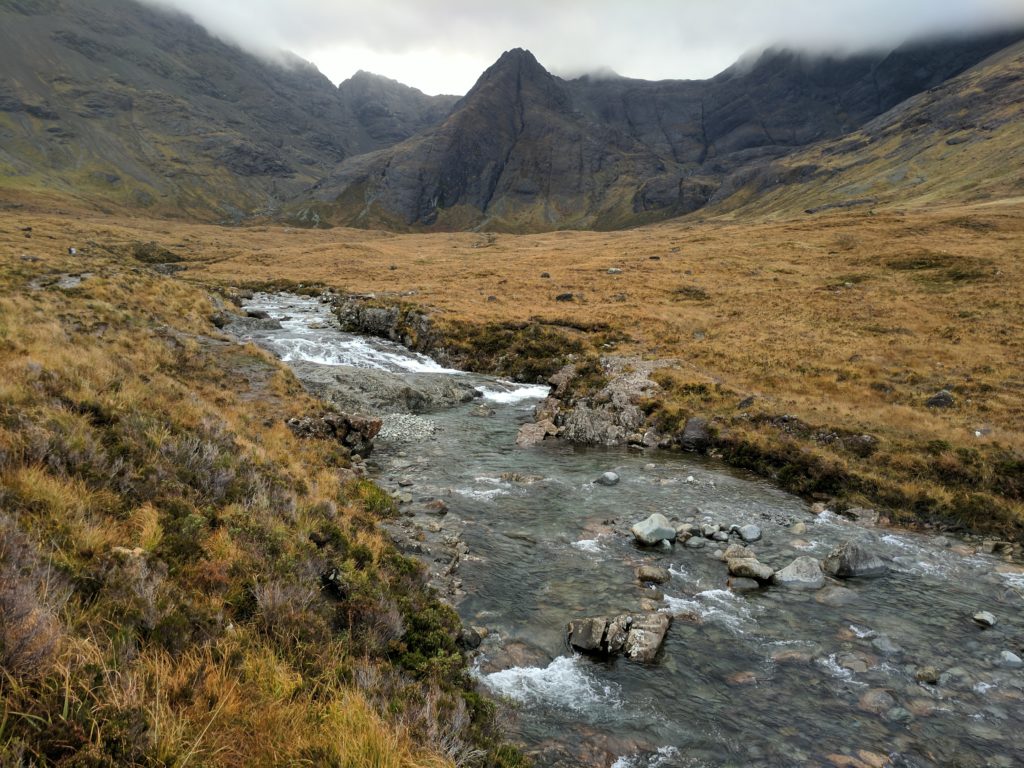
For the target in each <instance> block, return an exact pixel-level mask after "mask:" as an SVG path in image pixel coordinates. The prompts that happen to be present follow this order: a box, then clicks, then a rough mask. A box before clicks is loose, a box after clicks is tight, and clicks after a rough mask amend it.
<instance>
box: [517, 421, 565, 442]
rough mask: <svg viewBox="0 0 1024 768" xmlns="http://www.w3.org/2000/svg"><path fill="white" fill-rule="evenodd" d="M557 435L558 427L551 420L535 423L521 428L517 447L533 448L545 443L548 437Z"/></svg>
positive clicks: (518, 433)
mask: <svg viewBox="0 0 1024 768" xmlns="http://www.w3.org/2000/svg"><path fill="white" fill-rule="evenodd" d="M557 434H558V427H556V426H555V423H554V422H553V421H551V420H550V419H543V420H541V421H534V422H531V423H529V424H523V426H521V427H520V428H519V432H517V433H516V445H518V446H519V447H520V448H532V447H533V446H535V445H539V444H540V443H542V442H544V439H545V438H547V437H548V436H553V435H557Z"/></svg>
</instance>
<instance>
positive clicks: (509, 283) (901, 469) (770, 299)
mask: <svg viewBox="0 0 1024 768" xmlns="http://www.w3.org/2000/svg"><path fill="white" fill-rule="evenodd" d="M1022 213H1024V208H1022V204H1021V203H1020V201H1017V200H1009V201H1004V202H1001V203H985V204H976V205H959V206H945V207H931V208H928V207H924V208H916V209H910V210H900V209H895V208H889V209H887V210H879V211H846V212H843V211H839V212H827V213H821V214H818V215H816V216H813V217H810V216H800V217H797V218H790V219H785V220H762V221H748V222H745V223H736V222H729V221H718V220H711V221H705V222H671V223H667V224H664V225H659V226H652V227H645V228H641V229H636V230H630V231H624V232H612V233H593V232H556V233H548V234H539V235H526V236H513V235H500V234H499V235H493V234H491V235H482V234H474V233H460V234H434V235H394V234H389V233H381V232H368V231H358V230H347V229H335V230H328V231H300V230H293V229H288V228H280V227H259V228H248V229H223V228H217V227H208V226H191V225H180V224H169V223H154V222H145V221H138V222H130V221H124V220H111V219H95V220H89V219H82V218H79V219H74V220H65V219H61V218H52V219H47V218H46V217H39V216H19V217H15V216H14V215H9V216H7V217H6V227H5V229H6V231H7V233H8V234H7V235H6V238H7V243H8V245H9V246H10V247H12V248H17V249H19V250H26V251H31V250H32V248H33V247H34V246H36V245H37V244H38V243H40V242H42V243H44V244H45V245H47V246H48V247H50V248H59V247H63V246H64V245H65V244H66V243H67V244H70V243H78V244H81V243H83V242H88V241H89V240H96V241H100V242H104V243H108V242H132V241H142V242H150V241H155V242H157V243H159V244H160V245H161V246H162V247H165V248H168V249H169V250H171V251H173V252H174V253H175V254H176V255H177V256H179V257H181V258H183V259H184V260H185V263H186V264H187V267H188V270H187V271H186V272H185V273H184V276H185V277H186V278H187V279H189V280H194V281H199V282H202V283H219V284H222V285H238V284H242V283H253V282H262V281H274V280H277V281H285V282H287V283H291V284H300V283H307V284H308V283H319V284H325V285H329V286H332V287H334V288H337V289H338V290H341V291H347V292H353V293H373V294H375V295H377V296H378V297H380V298H382V299H383V300H386V301H401V302H405V303H411V304H414V305H418V306H420V307H423V308H426V309H428V310H429V311H430V313H431V314H432V317H433V318H434V320H435V323H437V324H438V326H439V327H441V328H442V329H443V328H456V327H458V326H459V325H460V324H462V325H466V324H469V325H471V326H477V327H479V326H482V325H484V324H488V323H508V322H519V323H524V322H529V321H534V322H536V323H539V324H541V325H542V326H545V327H551V328H555V329H564V330H567V332H570V333H572V334H573V335H574V336H577V337H578V336H580V335H583V336H588V335H589V336H590V337H594V336H597V334H594V333H591V334H588V333H587V332H586V331H580V330H578V329H581V328H583V329H586V328H602V329H606V330H604V331H602V334H601V338H602V341H603V340H605V339H607V338H609V337H610V338H617V339H619V340H618V341H617V342H614V343H612V344H610V345H609V346H610V347H612V348H614V350H615V351H616V352H621V353H624V354H640V355H643V356H645V357H660V358H671V359H675V360H676V361H677V363H676V365H675V366H674V370H673V371H672V372H671V373H670V374H667V375H668V376H669V378H670V379H671V381H669V380H666V383H668V384H670V392H669V396H668V397H667V399H666V402H664V403H660V404H657V406H654V410H658V407H660V408H661V410H660V411H659V415H660V416H661V417H666V415H667V416H671V415H672V412H673V408H674V409H675V415H676V416H681V415H685V414H686V413H691V412H694V411H696V410H698V409H703V410H704V411H705V412H707V413H708V415H712V416H717V417H719V423H720V425H722V426H726V427H728V428H729V429H730V430H732V432H733V433H737V430H739V431H744V430H745V431H746V432H752V431H756V432H758V434H759V435H760V437H759V438H758V440H762V439H763V440H766V441H768V442H769V443H771V442H777V437H773V434H774V433H773V431H772V429H770V428H769V427H765V426H763V425H761V426H757V427H756V428H755V427H753V426H750V425H746V426H744V425H742V424H734V423H733V421H734V417H735V410H734V406H735V403H737V402H739V400H741V399H742V398H743V397H744V396H746V395H747V394H756V395H757V396H758V401H757V405H756V406H755V411H757V412H758V413H762V414H765V415H782V414H790V415H794V416H796V417H798V418H799V419H800V420H801V421H802V422H804V423H806V424H808V425H812V426H814V427H816V428H817V427H820V428H822V429H825V430H829V429H832V430H839V431H841V432H844V433H851V434H852V433H857V434H859V433H869V434H871V435H874V436H875V437H877V438H878V439H879V450H878V451H877V452H876V453H875V454H874V455H873V456H872V457H868V458H857V457H851V456H849V455H847V454H845V453H843V452H841V451H838V449H836V448H834V447H827V446H826V447H822V446H821V445H818V444H817V443H813V441H812V444H808V445H807V446H806V447H807V449H808V450H810V451H812V452H816V453H817V454H820V455H821V456H822V457H823V458H827V459H828V460H829V461H833V462H836V463H838V465H841V466H840V468H841V469H844V470H851V471H852V472H854V473H855V474H858V475H861V476H863V478H865V481H864V482H863V483H861V484H860V485H861V486H862V491H863V493H862V495H863V496H866V497H868V498H867V500H872V497H873V500H874V502H875V503H884V498H883V497H886V494H885V493H881V491H880V489H879V487H878V486H879V485H880V484H881V485H885V486H886V487H887V488H888V491H893V493H891V494H889V496H888V498H890V500H891V501H892V503H891V504H889V506H896V507H899V506H901V505H902V506H904V507H906V509H904V510H902V511H903V512H905V513H907V516H908V517H912V516H925V517H926V516H927V512H928V509H929V508H934V509H937V510H940V511H941V510H948V509H950V508H951V505H952V504H953V501H954V497H957V496H963V495H965V494H966V495H967V496H969V495H970V494H972V493H983V494H987V495H988V496H990V497H991V498H993V499H996V501H998V505H999V506H1000V511H999V513H998V515H996V517H998V518H999V521H998V524H999V525H1003V524H1005V523H1006V522H1007V520H1020V519H1022V516H1021V504H1020V497H1019V496H1015V495H1014V494H1015V493H1016V491H1012V489H1011V491H1010V492H1003V491H1000V490H999V488H1001V487H1002V486H1006V485H1008V484H1009V485H1014V484H1016V483H1018V482H1019V478H1018V477H1017V474H1019V472H1020V470H1019V469H1016V468H1015V467H1017V466H1018V465H1017V464H1015V463H1014V462H1017V461H1019V457H1020V455H1021V452H1022V451H1024V405H1022V403H1024V398H1022V391H1024V378H1022V377H1021V375H1020V373H1019V360H1020V357H1021V350H1022V346H1024V327H1022V323H1024V321H1022V318H1024V296H1022V295H1021V293H1020V290H1019V286H1020V284H1021V278H1022V274H1021V272H1022V269H1024V268H1022V266H1021V259H1020V256H1021V252H1022V249H1024V216H1022ZM23 223H34V224H35V225H36V227H37V232H38V234H37V232H34V233H33V239H32V240H31V241H28V240H24V241H23V240H20V239H19V233H18V232H17V228H16V227H15V224H23ZM51 237H52V238H55V240H53V241H50V240H49V238H51ZM652 257H657V258H652ZM610 268H615V269H620V270H622V272H621V274H609V272H608V270H609V269H610ZM544 272H547V273H549V274H550V278H542V277H541V274H542V273H544ZM569 292H571V293H573V294H575V300H574V301H572V302H558V301H555V297H556V296H557V295H559V294H563V293H569ZM491 296H493V297H495V298H494V299H492V300H488V299H489V297H491ZM623 339H624V340H623ZM693 384H704V385H706V386H707V387H710V388H711V390H712V391H713V392H714V393H716V394H715V396H714V397H712V398H704V399H703V400H697V401H695V400H694V399H693V398H692V397H691V396H690V395H688V394H685V393H684V390H686V388H687V387H688V386H689V385H693ZM944 387H948V388H951V389H952V391H953V392H954V394H955V396H956V398H957V405H956V407H955V408H953V409H950V410H947V411H941V410H934V409H928V408H925V407H924V405H923V402H924V400H925V398H927V397H928V396H929V395H931V394H932V393H934V392H935V391H937V390H938V389H941V388H944ZM668 421H669V422H671V421H672V419H671V418H669V419H668ZM929 445H931V446H936V445H943V446H948V450H946V451H945V458H944V459H942V460H941V461H936V460H935V457H934V456H932V454H929V453H928V452H927V451H925V450H924V449H925V447H926V446H929ZM837 451H838V452H837ZM950 457H953V458H952V459H951V458H950ZM1015 457H1016V458H1015ZM951 461H952V462H953V463H955V464H956V465H957V466H955V467H952V466H950V462H951ZM972 464H977V465H979V466H980V467H981V470H980V472H979V471H978V470H977V467H975V468H974V469H972V468H971V466H972ZM997 466H998V467H1003V470H1005V471H1003V470H998V469H997V468H996V467H997ZM776 469H777V468H776ZM773 471H776V470H773ZM1001 471H1003V474H1004V475H1006V474H1008V475H1009V476H1008V477H1007V476H1002V477H995V475H999V473H1000V472H1001ZM971 473H973V474H974V475H978V476H976V477H973V478H966V477H965V475H967V474H971ZM1015 473H1016V474H1015ZM883 480H884V483H882V482H881V481H883ZM897 487H899V488H900V489H901V490H900V492H899V493H895V491H894V489H896V488H897ZM803 490H809V489H807V488H804V489H803ZM819 490H820V489H819ZM882 490H884V489H882ZM888 491H887V493H888ZM857 493H861V491H857V492H856V493H855V495H856V494H857ZM912 499H917V501H916V502H913V503H911V502H910V500H912ZM974 501H975V502H976V503H975V506H978V505H979V504H980V505H981V506H984V504H985V503H986V502H985V500H984V499H983V498H976V499H974ZM912 506H916V507H917V508H916V509H914V510H910V509H909V508H910V507H912ZM960 506H961V507H963V506H964V505H963V504H961V505H960ZM895 511H896V512H900V511H901V510H899V509H897V510H895ZM970 522H971V524H980V523H984V513H983V511H982V510H978V509H976V510H975V511H974V512H973V513H971V520H970Z"/></svg>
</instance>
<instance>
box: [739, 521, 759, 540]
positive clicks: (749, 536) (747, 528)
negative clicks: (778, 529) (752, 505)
mask: <svg viewBox="0 0 1024 768" xmlns="http://www.w3.org/2000/svg"><path fill="white" fill-rule="evenodd" d="M740 538H741V539H743V541H745V542H746V543H748V544H750V543H752V542H755V541H760V540H761V529H760V527H758V526H756V525H753V524H751V525H744V526H741V527H740Z"/></svg>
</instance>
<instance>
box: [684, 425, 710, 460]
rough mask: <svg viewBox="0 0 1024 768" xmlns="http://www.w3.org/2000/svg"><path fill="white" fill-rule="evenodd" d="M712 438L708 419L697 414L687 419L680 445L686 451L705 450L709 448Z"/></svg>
mask: <svg viewBox="0 0 1024 768" xmlns="http://www.w3.org/2000/svg"><path fill="white" fill-rule="evenodd" d="M710 440H711V437H710V435H709V433H708V420H707V419H703V418H700V417H699V416H695V417H693V418H690V419H687V421H686V426H685V427H683V436H682V437H681V438H680V439H679V445H680V446H681V447H682V449H683V450H684V451H696V452H703V451H705V450H707V447H708V443H709V442H710Z"/></svg>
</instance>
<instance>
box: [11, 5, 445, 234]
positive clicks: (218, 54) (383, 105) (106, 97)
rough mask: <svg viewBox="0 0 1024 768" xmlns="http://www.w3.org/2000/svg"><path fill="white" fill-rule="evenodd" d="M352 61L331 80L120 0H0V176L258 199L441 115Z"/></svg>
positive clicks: (150, 201) (88, 193)
mask: <svg viewBox="0 0 1024 768" xmlns="http://www.w3.org/2000/svg"><path fill="white" fill-rule="evenodd" d="M455 101H456V98H455V97H443V96H442V97H431V96H425V95H424V94H422V93H421V92H419V91H417V90H415V89H413V88H408V87H406V86H403V85H401V84H399V83H395V82H394V81H391V80H387V79H386V78H381V77H377V76H374V75H369V74H366V73H359V74H357V75H356V76H354V77H353V78H351V79H350V80H347V81H345V82H344V83H342V85H341V86H340V87H335V86H334V85H333V84H332V83H331V82H330V81H329V80H328V79H327V78H326V77H324V76H323V75H322V74H320V72H318V71H317V70H316V68H315V67H313V66H312V65H311V64H309V63H307V62H305V61H302V60H300V59H298V58H296V57H287V56H282V57H281V59H280V60H278V61H270V60H264V59H261V58H258V57H256V56H253V55H251V54H249V53H246V52H244V51H242V50H241V49H239V48H237V47H235V46H233V45H230V44H228V43H225V42H223V41H221V40H219V39H217V38H216V37H213V36H212V35H210V34H209V33H207V32H206V31H205V30H204V29H203V28H202V27H200V26H199V25H198V24H196V23H195V22H193V21H191V20H190V19H188V18H187V17H185V16H183V15H180V14H176V13H173V12H168V11H163V10H157V9H154V8H151V7H149V6H144V5H142V4H139V3H137V2H133V1H132V0H0V180H3V184H2V186H5V187H8V188H10V187H12V186H17V187H19V188H21V189H26V188H27V189H29V190H36V191H40V192H45V191H49V192H52V193H56V194H61V195H66V196H72V197H75V198H77V199H79V200H82V201H85V202H89V203H97V202H98V203H100V204H106V205H115V206H116V205H123V206H129V207H138V208H143V209H148V210H150V211H151V212H153V213H156V214H159V215H186V216H190V217H194V218H200V219H210V218H214V219H239V218H241V217H243V216H247V215H251V214H252V213H253V212H258V211H261V210H274V209H275V208H276V207H277V206H278V205H280V204H281V203H282V202H283V201H285V200H290V199H292V198H294V197H295V196H296V195H298V194H301V192H302V191H303V190H305V189H307V188H308V187H309V186H311V185H312V184H314V183H315V182H316V181H317V180H319V179H320V178H322V177H323V176H324V175H326V174H327V173H329V171H330V170H331V169H332V168H333V167H334V166H335V165H336V164H337V163H338V162H339V161H340V160H343V159H344V158H346V157H349V156H351V155H356V154H360V153H363V152H367V151H372V150H376V149H380V148H382V147H386V146H389V145H391V144H393V143H395V142H398V141H401V140H403V139H406V138H408V137H409V136H412V135H413V134H415V133H417V132H419V131H422V130H424V129H426V128H428V127H430V126H431V125H433V124H434V123H435V122H437V121H439V120H441V119H442V118H443V117H444V115H445V114H446V113H447V112H448V110H449V109H450V108H451V106H452V105H453V103H454V102H455Z"/></svg>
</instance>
